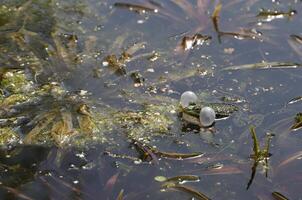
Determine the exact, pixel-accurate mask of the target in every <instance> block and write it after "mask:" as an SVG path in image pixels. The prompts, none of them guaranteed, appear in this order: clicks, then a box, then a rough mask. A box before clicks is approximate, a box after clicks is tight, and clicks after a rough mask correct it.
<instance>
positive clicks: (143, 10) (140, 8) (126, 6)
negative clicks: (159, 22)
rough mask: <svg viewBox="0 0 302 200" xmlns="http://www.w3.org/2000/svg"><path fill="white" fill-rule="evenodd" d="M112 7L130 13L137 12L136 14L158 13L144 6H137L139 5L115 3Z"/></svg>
mask: <svg viewBox="0 0 302 200" xmlns="http://www.w3.org/2000/svg"><path fill="white" fill-rule="evenodd" d="M113 5H114V7H117V8H124V9H128V10H130V11H134V12H137V13H146V12H154V13H157V12H158V10H157V9H154V8H151V7H147V6H144V5H139V4H132V3H123V2H116V3H114V4H113Z"/></svg>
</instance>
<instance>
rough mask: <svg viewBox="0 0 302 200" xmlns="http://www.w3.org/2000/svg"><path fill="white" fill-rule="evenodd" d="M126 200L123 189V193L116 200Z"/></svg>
mask: <svg viewBox="0 0 302 200" xmlns="http://www.w3.org/2000/svg"><path fill="white" fill-rule="evenodd" d="M123 199H124V189H121V191H120V192H119V193H118V195H117V197H116V200H123Z"/></svg>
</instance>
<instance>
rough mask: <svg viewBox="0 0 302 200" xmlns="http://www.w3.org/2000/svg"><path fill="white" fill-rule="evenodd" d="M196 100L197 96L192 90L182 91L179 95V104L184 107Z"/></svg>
mask: <svg viewBox="0 0 302 200" xmlns="http://www.w3.org/2000/svg"><path fill="white" fill-rule="evenodd" d="M197 100H198V97H197V96H196V94H195V93H194V92H192V91H186V92H184V93H182V95H181V97H180V105H181V106H182V107H183V108H185V107H188V106H189V105H190V103H196V102H197Z"/></svg>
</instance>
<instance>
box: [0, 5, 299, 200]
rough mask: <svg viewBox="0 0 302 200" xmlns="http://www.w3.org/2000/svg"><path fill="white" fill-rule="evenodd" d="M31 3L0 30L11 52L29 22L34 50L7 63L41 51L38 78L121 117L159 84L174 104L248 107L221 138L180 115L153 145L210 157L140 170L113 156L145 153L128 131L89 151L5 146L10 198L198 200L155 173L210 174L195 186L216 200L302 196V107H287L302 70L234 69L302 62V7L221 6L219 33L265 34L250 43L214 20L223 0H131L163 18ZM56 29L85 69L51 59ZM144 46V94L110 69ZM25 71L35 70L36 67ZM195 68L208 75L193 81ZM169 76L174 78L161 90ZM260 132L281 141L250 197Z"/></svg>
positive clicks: (218, 130)
mask: <svg viewBox="0 0 302 200" xmlns="http://www.w3.org/2000/svg"><path fill="white" fill-rule="evenodd" d="M29 3H30V4H29V7H28V8H26V9H25V10H24V11H22V12H24V13H23V14H22V16H23V15H24V16H23V17H19V18H18V16H17V15H18V14H17V13H18V12H17V11H15V12H13V13H12V14H10V15H9V17H10V18H13V17H16V19H15V22H16V23H12V25H11V26H8V27H7V26H6V21H5V20H6V18H5V17H1V18H0V19H1V20H0V28H1V33H0V34H2V35H4V37H3V39H1V38H0V41H1V44H0V45H2V46H5V45H7V44H6V41H5V37H6V36H5V34H7V32H10V31H11V32H13V30H14V29H16V27H17V28H20V27H22V26H23V27H25V29H26V30H29V31H31V32H34V33H37V34H38V35H39V40H34V39H33V38H34V37H28V38H27V37H25V41H26V42H27V44H28V46H29V47H31V48H29V49H24V50H23V51H20V50H16V49H17V47H15V46H13V45H12V46H11V47H10V48H9V50H8V51H6V52H1V56H0V63H1V65H3V66H4V65H9V67H12V66H14V65H18V64H19V63H18V62H13V61H11V60H9V59H8V57H9V55H16V54H21V53H22V54H23V53H24V52H25V53H24V54H26V52H27V51H32V52H35V53H36V55H39V56H40V57H39V58H41V59H42V60H44V61H43V62H41V65H40V66H39V67H41V68H42V73H41V74H40V75H39V76H38V77H37V81H38V82H49V81H58V82H60V83H62V85H63V86H64V88H66V90H68V91H78V90H85V91H88V92H89V93H91V95H90V96H89V97H88V98H90V99H91V100H92V101H93V102H95V106H96V107H98V105H100V104H106V105H109V106H112V107H114V108H116V109H120V110H122V109H133V110H136V109H140V106H141V105H140V104H139V103H133V102H134V101H135V100H136V98H138V97H140V96H143V95H150V101H151V99H152V98H151V97H153V95H154V94H152V93H150V86H154V85H155V86H156V88H157V94H158V95H161V96H164V97H169V98H172V99H179V97H180V94H181V93H182V92H184V91H186V90H191V91H194V92H196V93H197V94H198V95H199V96H200V97H201V98H205V100H206V101H210V102H218V101H220V99H221V98H222V97H224V96H228V97H236V98H239V99H241V100H243V102H241V103H237V105H238V106H239V107H240V109H241V111H240V112H238V113H235V114H234V115H233V116H231V117H230V118H229V119H227V120H221V121H217V122H216V123H215V127H214V128H215V133H214V134H209V133H208V132H206V131H200V132H196V131H190V130H185V128H183V127H182V123H181V120H180V119H179V118H178V117H177V115H176V114H175V116H174V117H175V118H174V119H175V123H174V124H173V127H172V128H171V133H170V134H168V135H164V136H157V137H153V138H152V141H151V145H154V146H156V147H157V148H158V149H160V150H162V151H166V152H182V153H190V152H203V153H204V155H203V156H202V157H201V158H200V159H199V160H198V159H188V160H174V159H165V158H162V159H160V160H159V161H158V163H154V162H151V163H149V162H143V163H140V164H137V163H135V162H133V161H132V160H130V159H125V158H124V159H122V158H114V157H110V156H108V155H105V154H104V151H107V150H108V149H110V150H112V149H113V150H112V151H113V152H114V153H117V154H123V155H129V156H133V157H138V156H139V155H138V153H137V151H136V150H135V148H134V147H133V146H131V144H130V142H129V140H127V138H126V137H125V138H123V137H119V135H120V132H121V130H120V129H117V130H113V131H112V134H116V135H118V137H119V140H120V141H122V142H120V143H119V145H118V147H114V148H111V147H110V146H109V147H108V146H106V145H104V144H99V145H95V144H94V145H93V146H91V147H87V148H85V149H77V148H73V147H70V148H57V147H53V146H51V147H44V146H17V147H15V148H14V149H13V150H7V149H3V150H1V153H0V155H1V159H0V170H1V172H0V183H1V185H0V199H117V197H118V194H119V193H120V192H121V191H123V198H122V199H190V198H192V195H191V194H190V193H186V192H181V191H177V190H175V189H171V190H167V191H164V192H163V191H161V184H162V183H159V182H157V181H155V180H154V178H155V177H156V176H165V177H174V176H179V175H187V174H191V175H196V176H199V177H200V181H199V182H188V183H185V184H184V185H185V186H189V187H192V188H194V189H196V190H197V191H200V192H202V193H204V194H205V195H207V196H208V197H209V198H211V199H215V200H216V199H251V200H252V199H261V200H264V199H265V200H266V199H273V197H272V195H271V193H272V192H274V191H277V192H280V193H282V194H283V195H285V196H287V197H288V198H289V199H302V195H301V192H300V188H301V187H302V176H301V174H302V173H301V172H302V171H301V154H302V153H301V151H302V149H301V142H302V138H301V130H297V131H291V130H290V127H291V125H292V124H293V123H294V117H295V115H296V114H297V113H298V112H301V110H300V109H301V102H297V103H294V104H290V105H288V104H287V103H288V102H289V101H290V100H291V99H292V98H294V97H297V96H301V94H302V89H301V85H300V82H301V80H302V71H301V70H302V69H301V68H299V67H298V68H296V69H287V68H283V69H241V70H235V71H226V70H223V69H224V68H226V67H229V66H236V65H243V64H253V63H261V62H293V63H301V50H302V43H301V41H300V42H299V41H298V42H294V43H293V44H294V46H295V47H296V50H295V49H294V48H293V47H292V46H291V45H290V44H291V43H290V41H291V39H290V36H291V35H293V34H294V35H298V36H299V35H300V34H301V25H302V22H301V13H300V10H301V8H302V7H301V3H300V1H292V0H291V1H284V2H283V1H273V2H272V1H257V0H249V1H236V0H234V1H232V0H226V1H221V3H222V10H221V13H220V18H219V28H220V31H224V32H232V33H238V32H240V31H242V30H244V29H246V30H252V31H255V30H257V31H259V32H261V35H257V38H243V39H238V38H236V37H234V36H232V35H222V36H220V37H219V34H218V33H217V32H216V31H215V29H214V27H213V23H212V20H211V15H212V13H213V11H214V9H215V5H217V4H218V1H210V0H200V1H177V0H174V1H173V0H169V1H162V2H161V1H147V0H141V1H139V0H137V1H127V3H133V4H138V5H144V6H147V7H150V8H156V9H158V12H153V11H147V12H146V13H137V12H134V11H131V10H129V9H128V8H119V7H115V6H114V3H116V1H95V0H86V1H85V0H79V1H71V0H70V1H45V2H44V1H30V2H29ZM24 4H26V1H22V2H21V1H16V2H14V1H1V5H6V6H11V7H17V8H20V6H21V8H22V5H24ZM1 5H0V6H1ZM260 9H271V10H277V11H280V12H288V11H289V10H290V9H295V10H296V11H297V13H296V14H295V15H294V16H291V17H287V16H286V14H284V15H282V17H283V18H281V19H274V20H272V21H270V22H266V21H264V19H261V18H259V17H256V16H257V14H258V13H259V12H260ZM20 12H21V11H20ZM31 12H32V13H31ZM20 15H21V14H20ZM0 16H2V15H0ZM3 16H4V15H3ZM21 19H22V20H21ZM262 20H263V21H262ZM1 23H2V24H3V25H2V24H1ZM54 32H56V33H60V34H61V35H65V36H66V37H68V36H70V35H74V36H76V40H77V41H76V45H75V46H74V47H71V48H69V52H68V53H69V55H73V54H74V55H77V56H78V60H77V62H74V61H71V62H68V61H70V60H68V59H67V60H64V59H63V58H56V59H46V58H45V57H47V53H45V52H44V51H43V50H42V49H41V48H40V47H41V42H40V41H41V38H42V40H43V41H44V42H45V43H46V44H49V46H52V45H53V43H54V41H53V39H52V33H54ZM196 33H201V34H203V35H209V36H211V37H212V40H211V41H210V42H209V44H207V45H201V46H196V47H194V48H193V49H190V50H188V51H183V50H179V47H180V43H181V40H182V38H183V37H184V36H190V37H192V36H193V35H194V34H196ZM140 42H144V46H145V48H144V49H140V50H139V51H138V52H136V53H135V54H134V55H138V58H137V59H135V60H133V61H131V62H129V63H127V64H126V70H127V72H131V71H138V72H139V73H140V74H141V75H142V76H143V77H144V79H145V82H144V85H143V86H140V87H135V86H134V84H133V80H132V79H131V78H130V77H129V76H127V75H125V76H120V75H118V74H116V73H112V72H111V71H110V70H108V68H106V67H105V66H104V58H105V57H106V56H107V55H111V54H116V55H120V54H121V53H122V52H123V51H124V50H125V49H127V48H128V47H130V46H131V45H133V44H134V43H140ZM39 45H40V46H39ZM42 46H43V45H42ZM175 49H176V50H175ZM152 51H155V52H158V53H159V54H160V57H159V59H158V60H156V61H154V62H151V61H150V60H148V58H149V57H150V55H152V54H150V52H151V53H152ZM145 54H146V56H144V55H145ZM44 56H45V57H44ZM22 67H25V69H31V66H30V64H28V65H27V64H25V66H24V65H22ZM96 71H97V72H99V73H100V76H99V77H98V76H97V75H96V74H95V72H96ZM192 71H199V72H205V73H203V74H202V73H199V74H196V75H192V76H187V75H188V74H189V73H190V72H192ZM160 77H167V79H168V80H167V81H166V82H164V83H159V82H160V80H161V79H160ZM125 91H131V92H132V93H133V94H134V96H133V97H131V99H130V101H129V99H128V98H125V96H124V92H125ZM145 101H146V102H148V99H146V100H145ZM49 109H51V108H49ZM251 125H253V126H255V127H256V132H257V136H258V139H259V141H260V144H261V146H265V141H266V133H273V134H274V135H275V136H274V137H273V138H272V142H271V145H270V153H271V154H272V156H271V157H270V158H269V161H268V163H269V165H268V166H269V169H268V174H267V176H266V174H265V170H264V166H265V165H264V164H263V163H259V165H258V167H257V170H256V175H255V178H254V179H253V182H252V184H251V186H250V187H249V189H248V190H247V189H246V188H247V184H248V182H249V180H250V176H251V173H252V166H253V159H250V155H251V154H253V141H252V138H251V136H250V133H249V127H250V126H251ZM145 134H148V133H145ZM112 138H115V137H112ZM9 166H14V167H11V168H10V167H9ZM194 199H198V198H194Z"/></svg>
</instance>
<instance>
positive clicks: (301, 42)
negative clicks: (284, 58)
mask: <svg viewBox="0 0 302 200" xmlns="http://www.w3.org/2000/svg"><path fill="white" fill-rule="evenodd" d="M288 44H289V45H290V47H291V48H292V49H293V50H294V52H295V53H296V54H297V55H298V56H299V58H300V59H301V57H302V37H301V36H299V35H290V38H289V40H288Z"/></svg>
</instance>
